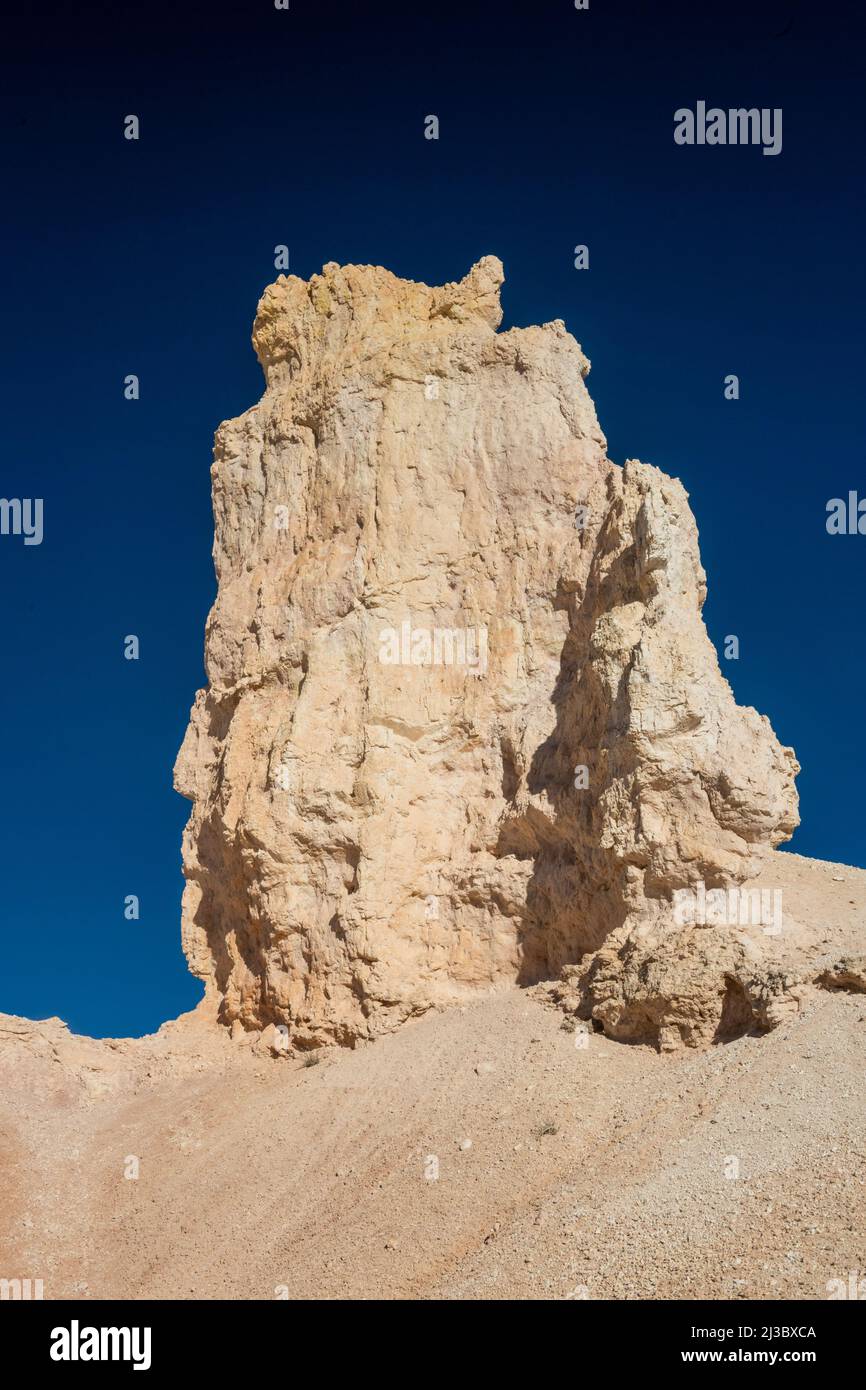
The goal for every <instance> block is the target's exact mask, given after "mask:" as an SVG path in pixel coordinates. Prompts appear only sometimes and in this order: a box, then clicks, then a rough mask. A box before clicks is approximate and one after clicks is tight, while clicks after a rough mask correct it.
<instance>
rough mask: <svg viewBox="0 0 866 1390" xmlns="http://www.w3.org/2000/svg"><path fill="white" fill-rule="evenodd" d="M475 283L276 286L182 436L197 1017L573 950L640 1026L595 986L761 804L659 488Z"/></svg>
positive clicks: (548, 336)
mask: <svg viewBox="0 0 866 1390" xmlns="http://www.w3.org/2000/svg"><path fill="white" fill-rule="evenodd" d="M502 278H503V276H502V267H501V264H500V262H499V261H498V260H497V259H496V258H495V257H491V256H488V257H485V258H484V259H483V260H481V261H479V262H478V264H477V265H475V266H474V267H473V268H472V270H471V271H470V272H469V274H468V275H467V276H466V277H465V279H463V280H462V281H460V282H459V283H456V284H451V285H445V286H441V287H429V286H427V285H422V284H416V283H413V282H410V281H405V280H400V279H398V278H397V277H396V276H394V275H392V274H390V273H389V272H388V271H386V270H383V269H381V268H380V267H373V266H338V265H335V264H330V265H327V266H325V267H324V269H323V271H322V274H321V275H314V276H312V277H311V279H310V280H309V282H305V281H302V280H299V279H297V278H296V277H294V276H289V277H285V276H281V277H280V278H279V280H278V281H277V282H276V283H275V284H273V285H271V286H269V288H268V289H267V290H266V291H265V293H264V295H263V297H262V300H261V303H260V304H259V309H258V314H257V317H256V321H255V326H254V331H253V342H254V345H255V348H256V352H257V354H258V357H259V360H260V362H261V364H262V367H263V369H264V373H265V379H266V383H267V384H266V389H265V393H264V395H263V397H262V399H261V401H260V402H259V403H258V404H257V405H255V406H253V407H252V409H250V410H249V411H247V412H246V413H245V414H244V415H242V416H240V417H239V418H238V419H236V420H230V421H227V422H226V423H224V424H223V425H222V426H221V427H220V429H219V430H218V432H217V436H216V443H215V450H214V464H213V468H212V478H213V505H214V519H215V541H214V559H215V565H216V572H217V577H218V581H219V590H218V594H217V598H216V602H215V604H214V607H213V609H212V611H211V614H210V617H209V619H208V624H207V637H206V664H207V675H208V686H207V689H206V690H203V691H200V692H199V693H198V695H197V696H196V700H195V705H194V707H193V710H192V715H191V719H190V724H189V728H188V730H187V734H186V737H185V739H184V743H183V747H182V748H181V751H180V754H179V757H178V761H177V767H176V774H175V775H176V785H177V787H178V790H180V791H181V792H182V793H183V794H184V795H185V796H188V797H189V798H190V799H191V800H192V802H193V809H192V814H191V817H190V820H189V824H188V826H187V830H186V833H185V836H184V869H185V874H186V878H187V886H186V890H185V894H184V907H183V937H184V947H185V950H186V953H187V956H188V959H189V962H190V965H191V968H192V970H193V971H194V973H195V974H196V975H198V976H200V977H201V978H202V979H203V980H204V981H205V982H206V984H207V986H208V988H209V991H210V993H211V994H212V995H213V996H214V997H215V998H217V999H218V1001H219V1010H220V1017H221V1018H222V1019H223V1021H224V1022H226V1023H231V1022H234V1021H235V1020H239V1021H240V1024H241V1025H242V1026H243V1027H245V1028H248V1029H259V1028H263V1027H265V1026H266V1025H268V1024H278V1025H285V1026H286V1028H287V1030H288V1037H289V1039H290V1041H291V1043H292V1044H293V1045H294V1046H296V1047H301V1048H305V1047H313V1046H318V1045H320V1044H322V1043H326V1042H328V1041H335V1042H339V1043H344V1044H350V1045H351V1044H353V1043H354V1041H355V1040H357V1039H359V1038H366V1037H372V1036H375V1035H376V1034H377V1033H381V1032H383V1031H386V1030H388V1029H391V1028H394V1027H396V1026H397V1025H399V1024H400V1023H401V1022H403V1021H404V1020H405V1019H407V1018H409V1017H411V1016H413V1015H418V1014H421V1013H423V1012H425V1011H426V1010H428V1009H430V1008H438V1007H443V1006H446V1005H448V1004H453V1003H455V1002H459V1001H461V1000H464V999H466V998H467V997H469V996H472V995H475V994H476V993H477V992H478V991H481V990H487V989H490V988H491V987H494V986H497V985H500V986H506V985H513V984H515V983H523V984H525V983H532V982H535V981H539V980H544V979H551V978H553V977H555V976H557V975H558V974H559V972H560V971H561V970H562V968H563V967H564V966H571V965H577V963H578V962H580V963H581V964H580V972H579V974H580V980H581V981H582V983H581V986H580V988H581V990H582V997H583V999H584V1000H585V1001H587V1007H589V1008H592V1009H595V1008H598V1010H599V1014H598V1016H599V1017H600V1018H601V1021H602V1023H603V1024H604V1026H605V1027H608V1028H609V1029H610V1031H612V1032H614V1033H616V1031H617V1028H618V1027H619V1026H620V1024H621V1025H622V1030H625V1032H627V1034H628V1036H630V1037H634V1036H643V1035H646V1036H648V1037H653V1038H656V1039H657V1038H658V1036H659V1033H660V1030H661V1029H666V1030H667V1033H666V1036H668V1037H671V1036H674V1034H676V1018H675V1017H673V1016H672V1017H667V1016H665V1015H664V1010H661V1012H660V1011H659V1010H658V1009H656V1010H655V1012H653V1010H652V1009H646V1010H644V1013H643V1014H640V1010H637V1012H636V1011H635V1009H634V1008H632V1009H631V1013H630V1014H629V1018H630V1019H631V1022H630V1023H629V1024H628V1027H626V1024H624V1023H622V1018H623V1017H624V1015H623V1014H622V1011H620V1013H617V1008H618V1003H617V999H618V996H616V991H615V990H613V992H611V989H610V987H609V981H608V984H605V985H604V987H603V988H602V987H601V986H600V985H599V983H598V980H599V979H601V977H602V976H604V980H608V975H605V974H604V970H607V971H608V974H610V972H611V971H612V972H613V974H614V975H616V971H617V969H619V968H620V967H619V966H618V965H617V962H620V963H622V957H621V952H622V951H623V950H624V949H625V948H626V946H627V944H628V943H629V942H632V943H633V942H634V941H635V940H638V941H639V940H643V939H644V938H645V937H647V936H648V939H650V940H651V941H662V940H663V939H664V936H665V930H666V928H667V927H668V926H669V924H670V912H671V903H672V895H673V893H674V891H675V890H677V889H679V888H682V887H684V886H687V885H689V884H693V883H697V882H698V881H700V882H704V883H706V884H708V885H711V886H726V885H732V884H736V883H740V882H742V881H744V880H745V879H747V878H749V877H750V876H751V875H752V874H754V873H755V872H757V871H758V870H759V868H760V866H761V861H762V855H763V854H764V853H765V851H766V850H767V849H768V848H769V847H771V846H773V845H775V844H777V843H779V842H780V841H781V840H783V839H785V838H787V837H788V836H789V835H790V833H791V831H792V829H793V828H794V826H795V825H796V823H797V812H796V794H795V790H794V780H793V779H794V775H795V773H796V771H797V764H796V761H795V759H794V756H793V753H792V752H791V750H790V749H785V748H782V747H780V745H779V743H778V741H777V740H776V738H775V736H774V734H773V731H772V729H771V728H770V725H769V723H768V722H767V720H766V719H765V718H763V717H762V716H760V715H758V714H757V713H756V712H755V711H754V710H752V709H742V708H740V707H738V706H737V705H736V703H735V701H734V698H733V695H732V693H731V690H730V688H729V686H728V684H727V682H726V681H725V680H724V678H723V677H722V675H721V673H720V670H719V665H718V661H717V659H716V655H715V651H714V649H713V647H712V646H711V644H710V642H709V640H708V638H707V636H706V633H705V630H704V626H703V622H702V620H701V605H702V602H703V598H704V593H705V578H704V573H703V570H702V569H701V565H700V560H699V555H698V543H697V532H696V528H695V523H694V520H693V518H692V515H691V512H690V510H689V507H688V501H687V497H686V493H685V491H684V490H683V488H682V486H681V485H680V484H679V483H678V482H676V481H674V480H672V479H670V478H668V477H666V476H665V475H664V474H663V473H661V472H659V471H658V470H657V469H656V468H652V467H649V466H647V465H644V464H640V463H636V462H629V463H627V464H626V466H625V467H624V468H622V469H621V468H619V467H617V466H616V465H615V464H613V463H612V462H611V461H610V460H609V459H608V458H607V452H606V443H605V439H604V436H603V434H602V432H601V429H600V428H599V424H598V421H597V419H596V414H595V409H594V406H593V403H592V400H591V399H590V396H589V393H588V391H587V388H586V385H585V377H586V376H587V373H588V371H589V363H588V361H587V359H586V357H585V356H584V354H583V352H582V350H581V348H580V346H579V345H578V343H577V342H576V341H575V340H574V338H572V337H571V336H570V335H569V334H568V333H567V332H566V330H565V327H564V325H563V323H562V322H561V321H559V320H557V321H555V322H553V323H549V324H545V325H543V326H542V327H533V328H521V329H512V330H510V331H509V332H507V333H499V332H497V329H498V326H499V323H500V320H501V309H500V304H499V289H500V285H501V283H502ZM600 949H602V950H603V952H604V953H605V954H604V955H603V956H602V957H600V958H599V959H600V960H601V961H602V963H604V962H607V963H608V964H607V965H605V966H604V970H602V968H601V966H596V969H595V975H593V974H592V966H593V962H594V961H595V959H596V957H595V953H596V952H598V951H599V950H600ZM630 949H634V948H633V947H632V948H630ZM611 962H612V964H611ZM622 969H623V970H625V966H624V965H622ZM587 972H589V973H587ZM599 972H601V974H600V973H599ZM593 980H595V984H593ZM593 990H595V991H596V995H593ZM599 990H600V993H599ZM596 996H597V997H596ZM602 996H603V997H602ZM612 1000H613V1003H612V1002H611V1001H612ZM623 1008H625V1005H623ZM674 1012H675V1011H674ZM639 1014H640V1017H641V1019H643V1022H637V1021H636V1020H637V1018H638V1015H639ZM644 1014H645V1018H644ZM677 1036H682V1040H683V1041H693V1040H699V1039H697V1035H696V1036H695V1038H692V1037H690V1036H689V1035H688V1029H684V1030H680V1034H677Z"/></svg>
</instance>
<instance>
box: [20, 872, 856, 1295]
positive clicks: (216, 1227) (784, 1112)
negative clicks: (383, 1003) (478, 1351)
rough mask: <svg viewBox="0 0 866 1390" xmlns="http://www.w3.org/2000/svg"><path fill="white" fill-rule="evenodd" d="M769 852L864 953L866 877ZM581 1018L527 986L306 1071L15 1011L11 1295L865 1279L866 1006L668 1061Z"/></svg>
mask: <svg viewBox="0 0 866 1390" xmlns="http://www.w3.org/2000/svg"><path fill="white" fill-rule="evenodd" d="M777 861H778V862H777V864H776V865H775V866H774V872H775V874H776V877H777V879H779V881H781V882H782V883H783V886H784V888H785V892H786V894H787V895H788V898H787V900H788V901H789V902H790V904H791V907H792V909H793V910H794V911H795V912H796V913H797V915H798V916H800V917H801V918H803V919H804V920H810V921H826V923H827V926H828V934H830V935H833V936H834V938H835V939H838V938H839V935H840V933H842V934H843V935H844V936H845V937H846V938H847V939H849V940H850V941H851V943H852V945H853V944H855V943H856V941H857V940H858V939H859V941H860V943H861V945H860V950H861V951H862V949H863V944H862V943H863V941H864V936H866V873H864V872H863V871H861V870H857V869H850V868H846V867H843V866H837V865H830V864H821V863H817V862H815V861H810V860H805V859H802V858H800V857H799V856H796V855H779V856H777ZM562 1022H563V1019H562V1015H561V1014H560V1013H558V1012H557V1011H555V1010H553V1009H552V1008H550V1007H549V1006H548V1005H547V1004H546V1003H545V1001H544V999H543V997H541V994H540V992H538V991H530V992H526V991H520V990H516V989H513V990H509V991H507V992H503V993H500V994H496V995H494V996H490V997H488V998H486V999H484V1000H482V1001H480V1002H479V1003H478V1004H476V1005H474V1006H472V1007H469V1008H466V1009H462V1010H456V1011H453V1012H449V1013H444V1014H438V1015H429V1016H427V1017H426V1018H424V1019H422V1020H421V1021H419V1022H417V1023H415V1024H410V1025H407V1026H406V1027H405V1028H404V1029H403V1030H402V1031H401V1032H399V1033H398V1034H396V1035H393V1036H390V1037H387V1038H384V1039H382V1040H380V1041H378V1042H377V1043H375V1044H372V1045H369V1046H366V1047H364V1048H362V1049H359V1050H358V1051H356V1052H339V1051H331V1052H329V1053H328V1054H327V1055H326V1056H325V1057H324V1059H323V1060H322V1061H321V1062H320V1064H319V1065H316V1066H311V1067H304V1066H302V1065H301V1063H300V1062H298V1061H295V1060H288V1059H286V1058H270V1057H260V1056H256V1055H255V1054H254V1053H253V1052H252V1051H251V1050H250V1049H249V1047H248V1046H245V1045H244V1043H243V1042H240V1043H234V1044H233V1043H231V1042H230V1041H229V1040H228V1038H227V1036H226V1035H225V1033H224V1031H223V1030H221V1029H218V1028H216V1027H214V1025H212V1024H211V1023H209V1022H208V1021H207V1020H206V1019H204V1018H203V1017H202V1016H201V1015H192V1016H189V1017H188V1018H187V1019H185V1020H182V1021H180V1022H179V1023H177V1024H175V1025H171V1026H169V1027H168V1028H167V1029H164V1030H162V1031H161V1032H160V1034H158V1035H156V1036H155V1037H153V1038H148V1039H141V1040H139V1041H135V1042H130V1041H125V1042H119V1043H94V1042H91V1041H89V1040H86V1039H75V1038H72V1037H70V1035H69V1034H68V1033H67V1032H66V1031H65V1029H63V1027H62V1025H60V1024H59V1023H57V1022H56V1021H49V1022H47V1023H41V1024H32V1023H28V1022H27V1021H26V1020H21V1019H11V1018H7V1017H5V1016H0V1040H2V1041H0V1068H2V1102H0V1178H2V1182H0V1277H5V1278H12V1277H19V1278H21V1277H28V1276H29V1277H31V1278H42V1279H43V1280H44V1284H45V1296H46V1298H60V1297H81V1298H142V1297H158V1298H187V1297H189V1298H219V1297H232V1298H267V1299H272V1298H274V1297H277V1296H279V1295H280V1292H281V1291H283V1290H285V1291H287V1292H288V1296H289V1297H290V1298H361V1299H365V1298H448V1299H454V1298H456V1299H499V1298H554V1299H566V1298H579V1297H582V1296H588V1297H590V1298H593V1299H611V1298H640V1297H655V1298H684V1297H697V1298H727V1297H737V1296H740V1297H744V1298H768V1299H773V1298H777V1297H787V1296H793V1297H797V1298H805V1299H811V1298H826V1297H827V1283H828V1281H829V1280H831V1279H834V1278H842V1279H847V1277H848V1274H849V1272H850V1271H852V1270H863V1271H866V1237H864V1232H866V1106H864V1097H866V998H864V997H863V996H862V995H856V994H841V993H839V994H830V993H825V992H815V993H814V995H813V996H812V997H810V998H809V1000H808V1001H807V1003H806V1006H805V1008H804V1010H803V1012H802V1013H801V1014H800V1015H799V1017H797V1018H796V1019H795V1020H794V1021H792V1022H791V1023H790V1024H787V1025H785V1026H783V1027H782V1028H780V1029H778V1030H777V1031H775V1032H773V1033H771V1034H769V1035H767V1036H765V1037H762V1038H758V1037H749V1038H742V1039H740V1040H739V1041H737V1042H733V1043H730V1044H727V1045H726V1046H723V1047H716V1048H713V1049H711V1050H710V1051H709V1052H704V1053H696V1052H681V1053H679V1054H677V1055H674V1056H660V1055H658V1054H656V1053H655V1052H654V1051H652V1050H651V1049H650V1048H647V1047H629V1046H625V1045H623V1044H619V1043H615V1042H612V1041H610V1040H608V1039H606V1038H604V1037H602V1036H600V1035H598V1034H593V1035H592V1036H591V1037H590V1038H589V1040H588V1046H587V1047H586V1048H580V1047H577V1046H576V1045H575V1038H576V1035H575V1034H573V1033H569V1032H567V1031H565V1030H564V1029H563V1027H562ZM467 1141H471V1144H469V1145H467ZM132 1155H135V1156H137V1157H138V1158H139V1160H140V1175H139V1177H138V1178H137V1179H127V1178H125V1177H124V1165H125V1161H126V1160H127V1158H128V1156H132ZM434 1157H435V1159H436V1160H438V1176H435V1174H436V1172H437V1169H436V1165H435V1164H434V1163H433V1162H432V1161H431V1160H432V1158H434ZM733 1160H736V1161H737V1162H738V1163H739V1177H733V1176H726V1172H727V1173H732V1172H734V1171H735V1164H734V1162H733Z"/></svg>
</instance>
